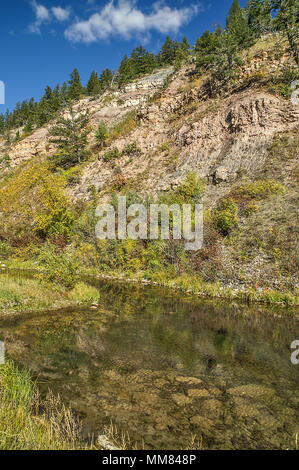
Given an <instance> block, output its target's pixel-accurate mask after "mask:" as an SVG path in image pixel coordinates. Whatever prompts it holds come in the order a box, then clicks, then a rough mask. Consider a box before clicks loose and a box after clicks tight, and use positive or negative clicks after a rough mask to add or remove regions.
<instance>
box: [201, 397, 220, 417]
mask: <svg viewBox="0 0 299 470" xmlns="http://www.w3.org/2000/svg"><path fill="white" fill-rule="evenodd" d="M203 409H204V411H205V412H206V413H208V414H209V415H211V416H215V417H219V416H220V415H221V414H222V412H223V404H222V403H221V401H219V400H216V399H215V398H212V399H210V400H205V402H204V405H203Z"/></svg>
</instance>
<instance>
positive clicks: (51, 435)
mask: <svg viewBox="0 0 299 470" xmlns="http://www.w3.org/2000/svg"><path fill="white" fill-rule="evenodd" d="M88 448H90V447H89V446H88V445H87V444H86V443H84V442H83V441H82V438H81V424H80V422H79V421H78V420H77V419H76V417H75V416H74V415H73V414H72V412H71V411H70V410H69V409H68V408H66V407H65V406H64V405H63V404H62V403H61V401H60V399H59V397H54V396H53V395H52V394H51V393H49V395H48V397H47V398H46V399H45V400H41V398H40V396H39V393H38V390H37V388H36V386H35V384H34V383H33V382H32V380H31V378H30V376H29V373H28V372H27V371H21V370H20V369H18V368H17V367H16V366H15V365H14V364H13V363H12V362H10V361H9V362H7V363H6V364H5V365H2V366H0V450H72V449H85V450H87V449H88Z"/></svg>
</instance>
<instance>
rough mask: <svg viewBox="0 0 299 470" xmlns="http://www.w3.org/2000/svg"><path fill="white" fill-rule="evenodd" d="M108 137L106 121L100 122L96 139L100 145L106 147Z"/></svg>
mask: <svg viewBox="0 0 299 470" xmlns="http://www.w3.org/2000/svg"><path fill="white" fill-rule="evenodd" d="M107 139H108V129H107V126H106V124H105V123H104V121H102V122H100V124H99V127H98V129H97V132H96V141H97V144H98V145H99V146H100V147H105V145H106V142H107Z"/></svg>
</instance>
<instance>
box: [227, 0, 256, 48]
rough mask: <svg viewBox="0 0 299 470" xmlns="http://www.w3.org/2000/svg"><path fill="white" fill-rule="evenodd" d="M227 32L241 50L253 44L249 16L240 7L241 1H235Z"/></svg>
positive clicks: (228, 19) (229, 14)
mask: <svg viewBox="0 0 299 470" xmlns="http://www.w3.org/2000/svg"><path fill="white" fill-rule="evenodd" d="M226 32H227V33H228V34H229V35H230V36H231V40H233V41H234V42H235V43H236V45H237V46H238V47H239V48H246V47H249V46H250V45H252V44H253V35H252V32H251V31H250V28H249V25H248V18H247V14H246V12H245V10H242V8H241V7H240V4H239V0H233V4H232V6H231V8H230V10H229V12H228V16H227V18H226Z"/></svg>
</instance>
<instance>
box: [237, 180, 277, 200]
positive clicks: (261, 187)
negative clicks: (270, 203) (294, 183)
mask: <svg viewBox="0 0 299 470" xmlns="http://www.w3.org/2000/svg"><path fill="white" fill-rule="evenodd" d="M284 190H285V188H284V186H283V185H282V184H280V183H278V182H276V181H274V180H260V181H257V182H255V183H249V184H246V185H243V186H241V187H240V188H239V192H240V193H241V194H243V195H247V196H249V197H251V198H252V199H258V200H261V199H266V198H267V197H269V196H271V195H272V194H282V193H283V192H284Z"/></svg>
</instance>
